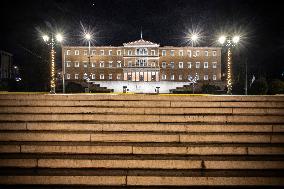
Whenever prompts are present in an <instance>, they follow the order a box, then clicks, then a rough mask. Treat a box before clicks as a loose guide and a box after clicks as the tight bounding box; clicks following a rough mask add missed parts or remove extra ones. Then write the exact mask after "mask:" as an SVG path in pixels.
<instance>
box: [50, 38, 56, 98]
mask: <svg viewBox="0 0 284 189" xmlns="http://www.w3.org/2000/svg"><path fill="white" fill-rule="evenodd" d="M50 93H51V94H55V51H54V38H53V34H52V35H51V81H50Z"/></svg>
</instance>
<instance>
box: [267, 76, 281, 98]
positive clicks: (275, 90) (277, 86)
mask: <svg viewBox="0 0 284 189" xmlns="http://www.w3.org/2000/svg"><path fill="white" fill-rule="evenodd" d="M268 92H269V94H284V82H283V81H281V80H280V79H274V80H272V81H271V82H270V83H269V91H268Z"/></svg>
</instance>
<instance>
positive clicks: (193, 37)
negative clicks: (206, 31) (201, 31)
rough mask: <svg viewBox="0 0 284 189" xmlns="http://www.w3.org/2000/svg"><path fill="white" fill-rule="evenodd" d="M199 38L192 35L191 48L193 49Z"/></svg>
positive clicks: (194, 34)
mask: <svg viewBox="0 0 284 189" xmlns="http://www.w3.org/2000/svg"><path fill="white" fill-rule="evenodd" d="M198 38H199V36H198V35H197V34H196V33H193V34H191V36H190V41H191V47H193V43H196V42H197V40H198Z"/></svg>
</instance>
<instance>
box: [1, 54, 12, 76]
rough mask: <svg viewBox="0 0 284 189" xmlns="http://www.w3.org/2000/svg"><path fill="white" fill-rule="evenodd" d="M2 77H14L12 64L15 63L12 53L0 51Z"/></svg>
mask: <svg viewBox="0 0 284 189" xmlns="http://www.w3.org/2000/svg"><path fill="white" fill-rule="evenodd" d="M0 56H1V57H0V60H1V62H0V79H1V80H8V79H11V78H12V77H13V74H12V65H13V55H12V54H11V53H8V52H5V51H0Z"/></svg>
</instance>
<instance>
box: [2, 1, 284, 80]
mask: <svg viewBox="0 0 284 189" xmlns="http://www.w3.org/2000/svg"><path fill="white" fill-rule="evenodd" d="M0 9H1V13H0V14H1V18H2V19H1V24H2V26H1V31H0V32H1V35H0V45H1V46H0V48H1V50H6V51H8V52H11V53H13V54H14V57H15V62H16V63H17V64H19V65H21V64H24V63H23V62H25V61H27V60H24V59H26V58H27V57H25V54H26V53H29V54H30V55H31V56H29V58H31V57H34V58H40V57H41V53H42V52H41V51H40V49H41V48H43V47H44V46H43V44H42V41H41V38H40V32H46V31H50V30H51V29H53V30H54V31H62V32H64V34H65V36H66V40H65V44H78V45H84V42H83V40H82V38H81V33H82V27H81V25H80V23H82V24H83V25H84V27H85V28H91V29H92V30H93V31H94V33H95V41H93V44H94V45H122V43H124V42H129V41H133V40H137V39H138V38H139V37H140V29H141V27H142V28H143V37H144V39H146V40H150V41H153V42H157V43H159V44H161V45H175V46H183V45H186V44H187V43H186V39H185V35H186V33H187V32H188V31H189V30H191V29H194V30H196V29H198V30H200V31H201V32H202V36H203V38H202V42H201V43H200V44H199V46H212V45H214V42H215V40H216V38H217V36H218V35H219V34H220V32H229V33H234V32H237V33H240V34H241V35H242V43H241V45H240V47H239V48H238V50H237V51H236V53H237V54H236V53H235V56H236V58H235V62H237V63H240V64H241V63H242V62H243V61H244V60H245V59H246V58H247V59H248V64H249V67H250V69H251V72H257V73H255V74H262V75H264V76H269V77H281V73H283V72H284V66H283V65H284V63H283V57H282V54H283V52H284V21H283V15H282V14H283V10H282V5H281V3H280V1H276V0H275V1H273V0H270V1H261V0H112V1H111V0H93V1H92V0H77V1H74V0H72V1H71V0H33V1H32V0H25V1H20V0H18V1H15V0H9V1H5V0H4V1H1V8H0ZM46 23H50V24H51V25H52V28H48V27H47V24H46ZM22 67H25V65H22Z"/></svg>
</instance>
